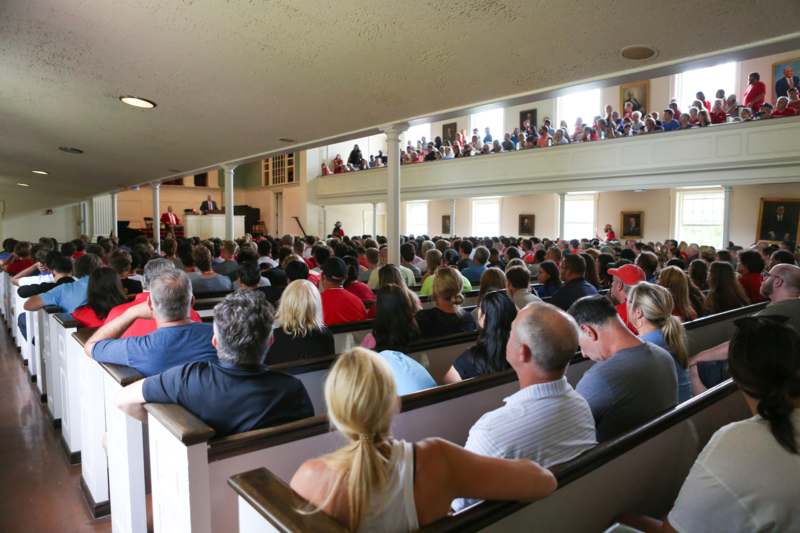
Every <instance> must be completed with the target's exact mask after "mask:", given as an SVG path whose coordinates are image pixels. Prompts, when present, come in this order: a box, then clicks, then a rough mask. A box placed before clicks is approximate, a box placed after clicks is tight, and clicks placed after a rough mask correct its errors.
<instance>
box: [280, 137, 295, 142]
mask: <svg viewBox="0 0 800 533" xmlns="http://www.w3.org/2000/svg"><path fill="white" fill-rule="evenodd" d="M278 140H279V141H282V142H285V143H296V142H297V141H295V140H294V139H289V138H288V137H281V138H280V139H278Z"/></svg>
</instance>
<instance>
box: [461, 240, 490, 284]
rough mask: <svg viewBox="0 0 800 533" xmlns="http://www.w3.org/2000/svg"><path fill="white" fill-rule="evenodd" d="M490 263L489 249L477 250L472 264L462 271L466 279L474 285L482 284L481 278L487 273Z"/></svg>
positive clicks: (479, 248) (483, 247)
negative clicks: (487, 265)
mask: <svg viewBox="0 0 800 533" xmlns="http://www.w3.org/2000/svg"><path fill="white" fill-rule="evenodd" d="M488 262H489V249H488V248H486V247H485V246H478V247H477V248H475V254H474V255H473V256H472V264H471V265H470V266H468V267H467V268H465V269H464V270H462V271H461V273H462V274H463V275H464V277H465V278H467V279H468V280H469V282H470V283H471V284H473V285H475V284H479V283H480V282H481V276H483V273H484V272H486V263H488Z"/></svg>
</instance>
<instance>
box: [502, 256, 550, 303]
mask: <svg viewBox="0 0 800 533" xmlns="http://www.w3.org/2000/svg"><path fill="white" fill-rule="evenodd" d="M506 292H508V295H509V296H510V297H511V301H512V302H514V305H515V306H516V308H517V309H522V308H523V307H525V306H526V305H528V304H532V303H540V302H541V301H542V299H541V298H539V297H538V296H537V295H535V294H533V293H532V292H531V273H530V271H529V270H528V269H527V268H525V267H523V266H516V267H512V268H509V269H508V270H506Z"/></svg>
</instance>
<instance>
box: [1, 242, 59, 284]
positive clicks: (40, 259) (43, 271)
mask: <svg viewBox="0 0 800 533" xmlns="http://www.w3.org/2000/svg"><path fill="white" fill-rule="evenodd" d="M49 258H50V251H49V250H48V249H47V248H43V247H41V246H37V250H36V251H35V252H34V254H33V263H32V264H31V265H30V266H29V267H28V268H26V269H24V270H21V271H20V272H18V273H17V274H16V275H14V276H10V281H11V284H12V285H14V286H17V287H18V286H19V285H20V284H23V285H26V284H29V283H33V281H42V279H43V277H44V279H46V280H47V281H49V280H50V265H49V261H48V259H49ZM27 278H35V279H27ZM23 279H24V280H25V282H23V281H22V280H23Z"/></svg>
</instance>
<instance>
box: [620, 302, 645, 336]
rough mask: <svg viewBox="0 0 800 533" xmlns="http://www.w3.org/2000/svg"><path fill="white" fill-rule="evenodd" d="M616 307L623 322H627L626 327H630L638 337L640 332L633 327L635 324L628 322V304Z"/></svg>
mask: <svg viewBox="0 0 800 533" xmlns="http://www.w3.org/2000/svg"><path fill="white" fill-rule="evenodd" d="M614 307H616V308H617V313H618V314H619V317H620V318H621V319H622V321H623V322H625V325H626V326H627V327H628V329H629V330H631V331H632V332H633V333H634V334H635V335H638V334H639V332H638V331H637V330H636V328H635V327H633V324H631V323H630V322H628V304H627V303H624V304H617V305H615V306H614Z"/></svg>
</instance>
